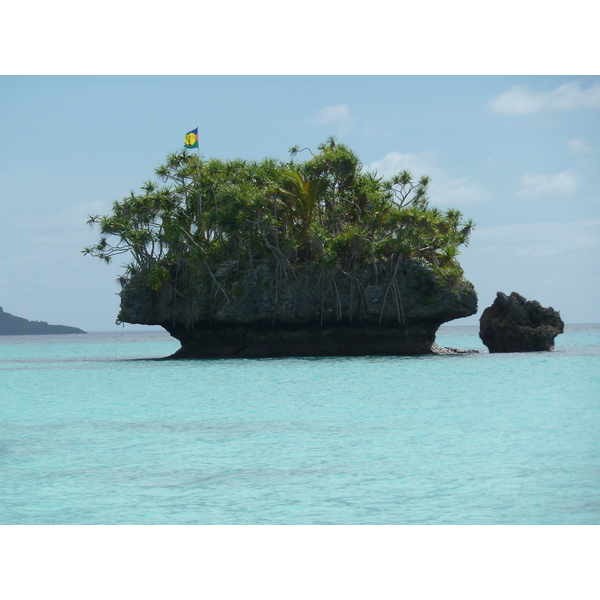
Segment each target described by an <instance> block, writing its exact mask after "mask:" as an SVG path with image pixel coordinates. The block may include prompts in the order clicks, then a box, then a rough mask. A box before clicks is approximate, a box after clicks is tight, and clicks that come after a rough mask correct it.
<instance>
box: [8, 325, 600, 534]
mask: <svg viewBox="0 0 600 600" xmlns="http://www.w3.org/2000/svg"><path fill="white" fill-rule="evenodd" d="M556 343H557V347H556V351H555V352H551V353H530V354H488V353H487V352H486V350H485V347H484V346H483V345H482V344H481V342H480V340H479V338H478V336H477V328H476V327H452V326H447V327H444V328H442V329H441V330H440V333H439V335H438V344H439V345H441V346H451V347H459V348H465V349H477V350H479V351H480V352H479V353H477V354H465V355H455V356H423V357H366V358H331V359H330V358H317V359H260V360H251V359H242V360H207V361H170V360H167V361H154V360H139V359H148V358H157V357H163V356H166V355H169V354H171V353H172V352H174V351H175V350H177V348H178V347H179V345H178V343H177V342H176V341H174V340H172V339H171V338H170V337H169V336H168V334H166V333H163V332H161V331H151V332H127V331H123V330H118V331H116V332H112V333H98V334H87V335H71V336H39V337H36V336H22V337H19V338H15V337H3V338H0V386H1V387H0V389H1V390H2V391H1V396H0V397H1V400H0V464H1V465H2V470H1V474H0V523H1V524H346V525H356V524H374V525H378V524H399V525H407V524H598V523H599V522H600V445H599V443H598V436H597V432H598V430H599V426H600V402H599V398H600V394H599V391H600V368H599V367H600V326H598V325H594V326H583V325H582V326H567V329H566V332H565V333H564V334H563V335H561V336H559V337H558V338H557V340H556Z"/></svg>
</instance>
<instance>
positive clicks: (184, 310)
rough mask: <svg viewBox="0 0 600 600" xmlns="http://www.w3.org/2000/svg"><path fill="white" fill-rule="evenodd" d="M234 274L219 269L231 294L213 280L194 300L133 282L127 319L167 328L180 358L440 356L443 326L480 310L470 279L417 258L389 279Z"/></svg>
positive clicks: (316, 273)
mask: <svg viewBox="0 0 600 600" xmlns="http://www.w3.org/2000/svg"><path fill="white" fill-rule="evenodd" d="M231 275H232V274H228V273H227V272H226V270H225V269H223V270H220V271H218V272H217V273H216V279H217V282H218V283H219V284H220V285H221V286H222V289H223V290H229V293H228V296H227V298H225V295H224V294H222V293H221V294H217V295H215V288H214V287H211V286H210V285H204V284H197V286H196V287H195V290H194V293H190V294H188V296H187V299H186V298H182V297H181V295H178V294H176V293H175V292H174V291H173V289H172V288H171V287H167V286H166V285H165V286H162V287H161V288H160V289H159V290H152V289H150V288H149V287H147V286H144V285H137V286H136V285H133V284H129V285H127V286H125V287H124V289H123V290H122V292H121V312H120V314H119V321H122V322H127V323H138V324H146V325H161V326H162V327H164V328H165V329H166V330H167V331H168V332H169V333H170V334H171V335H172V336H173V337H174V338H176V339H177V340H179V342H180V343H181V349H180V350H179V351H178V352H177V353H176V354H175V356H174V357H176V358H268V357H281V356H368V355H415V354H434V353H439V349H438V348H437V346H435V336H436V332H437V330H438V328H439V326H440V325H442V324H443V323H445V322H447V321H451V320H453V319H458V318H461V317H467V316H469V315H473V314H475V313H476V312H477V295H476V293H475V290H474V288H473V286H472V284H471V283H469V282H468V281H465V280H464V279H461V280H459V281H456V282H453V283H452V284H444V283H443V282H441V281H440V279H439V278H438V277H436V275H435V274H434V272H433V271H432V270H431V269H430V268H427V267H426V266H424V265H422V264H421V263H419V262H417V261H411V260H407V261H403V262H402V263H401V264H400V265H399V267H398V269H397V271H396V273H395V275H394V278H393V279H391V280H390V281H387V282H383V281H381V280H380V279H378V278H377V277H375V276H373V274H372V273H370V272H369V271H368V270H365V271H363V272H357V273H351V274H348V273H344V272H342V271H341V270H340V271H338V272H334V273H325V272H324V271H322V270H319V269H316V268H315V269H310V268H309V269H304V270H303V271H302V272H300V273H298V275H297V277H296V278H291V277H290V278H287V279H285V280H282V281H279V282H276V280H275V278H274V276H273V273H272V272H271V271H270V270H269V268H267V266H266V265H261V266H259V267H257V268H255V269H251V270H248V271H247V272H246V273H244V274H243V277H242V278H241V279H240V280H239V281H235V280H232V281H233V283H231V282H228V279H229V278H230V277H231ZM233 275H235V274H233ZM215 285H216V284H215Z"/></svg>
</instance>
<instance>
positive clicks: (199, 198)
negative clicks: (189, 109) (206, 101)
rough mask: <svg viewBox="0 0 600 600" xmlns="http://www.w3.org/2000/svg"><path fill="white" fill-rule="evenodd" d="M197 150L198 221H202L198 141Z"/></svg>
mask: <svg viewBox="0 0 600 600" xmlns="http://www.w3.org/2000/svg"><path fill="white" fill-rule="evenodd" d="M198 129H200V128H199V127H196V130H198ZM198 138H200V136H198ZM196 150H198V168H197V170H196V173H197V174H196V180H197V182H198V183H197V185H198V220H200V219H201V218H202V192H201V191H200V142H199V141H198V146H197V147H196ZM198 225H199V226H200V223H198Z"/></svg>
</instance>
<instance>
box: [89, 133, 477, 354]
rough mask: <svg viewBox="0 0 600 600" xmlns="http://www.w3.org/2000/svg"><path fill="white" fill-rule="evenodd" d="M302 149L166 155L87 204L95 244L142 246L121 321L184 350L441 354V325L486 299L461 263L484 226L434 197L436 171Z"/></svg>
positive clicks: (121, 248)
mask: <svg viewBox="0 0 600 600" xmlns="http://www.w3.org/2000/svg"><path fill="white" fill-rule="evenodd" d="M301 152H303V151H302V150H300V149H299V148H298V147H294V148H292V149H291V150H290V153H291V159H290V160H289V161H288V162H281V161H278V160H275V159H264V160H262V161H245V160H239V159H236V160H227V161H224V160H220V159H210V160H203V159H201V158H200V156H199V155H198V156H196V155H195V154H194V153H192V152H188V151H186V150H183V151H181V152H176V153H173V154H171V155H170V156H169V157H168V158H167V160H166V162H165V164H164V165H161V166H159V167H158V168H157V169H156V170H155V173H156V175H157V178H158V181H156V182H155V181H148V182H146V183H144V184H143V186H142V188H141V193H133V192H132V193H131V195H130V196H129V197H127V198H125V199H123V200H122V201H117V202H115V203H114V205H113V211H112V213H111V214H109V215H105V216H101V215H96V216H90V220H89V224H90V225H96V226H98V227H99V230H100V235H101V237H100V240H99V242H98V243H97V244H95V245H93V246H90V247H88V248H86V249H84V251H83V252H84V253H85V254H89V255H92V256H96V257H98V258H100V259H101V260H104V261H106V262H109V261H110V260H111V259H112V258H113V257H114V256H116V255H120V254H128V255H129V256H130V258H131V260H130V262H129V263H128V264H127V265H126V267H125V272H124V273H123V275H122V276H121V277H120V279H119V281H120V284H121V287H122V290H121V294H120V296H121V309H120V312H119V315H118V321H120V322H127V323H139V324H147V325H161V326H162V327H164V328H165V329H166V330H167V331H168V332H169V333H170V334H171V335H172V336H173V337H175V338H176V339H177V340H179V341H180V343H181V349H180V350H179V351H178V352H177V353H176V355H175V357H179V358H233V357H240V358H242V357H279V356H358V355H363V356H364V355H414V354H430V353H435V352H438V351H439V349H438V348H437V346H436V344H435V334H436V331H437V329H438V328H439V326H440V325H441V324H443V323H445V322H448V321H451V320H453V319H458V318H461V317H467V316H469V315H473V314H475V313H476V312H477V296H476V293H475V290H474V288H473V286H472V284H471V283H469V282H468V281H467V280H465V279H464V276H463V271H462V269H461V267H460V265H459V263H458V261H457V257H458V254H459V249H460V247H461V246H463V245H466V244H467V243H468V239H469V235H470V233H471V231H472V229H473V226H474V225H473V223H472V222H471V221H467V220H465V219H464V218H463V216H462V214H461V213H460V212H459V211H458V210H454V209H449V210H445V211H442V210H440V209H437V208H435V207H433V206H431V205H430V202H429V198H428V195H427V188H428V184H429V178H428V177H425V176H422V177H420V178H419V179H416V178H414V177H413V175H412V174H411V173H410V172H408V171H402V172H400V173H398V174H396V175H394V176H393V177H391V178H389V179H385V178H383V177H380V176H378V175H377V173H370V172H367V171H365V170H364V169H363V167H362V164H361V163H360V161H359V159H358V157H357V156H356V155H355V154H354V152H353V151H352V150H351V149H350V148H348V147H347V146H345V145H343V144H341V143H338V142H336V140H335V139H334V138H330V139H329V140H327V141H326V142H325V143H324V144H321V145H320V146H319V148H318V151H317V152H316V153H313V152H312V151H311V150H309V149H304V152H305V153H306V154H305V155H304V156H306V160H304V161H298V160H297V157H298V154H299V153H301Z"/></svg>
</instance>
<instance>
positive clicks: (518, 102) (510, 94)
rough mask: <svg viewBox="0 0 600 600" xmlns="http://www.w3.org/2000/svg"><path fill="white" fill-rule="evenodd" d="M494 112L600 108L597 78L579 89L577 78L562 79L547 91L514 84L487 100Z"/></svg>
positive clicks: (530, 112)
mask: <svg viewBox="0 0 600 600" xmlns="http://www.w3.org/2000/svg"><path fill="white" fill-rule="evenodd" d="M489 106H490V108H491V110H492V111H493V112H495V113H500V114H508V115H525V114H532V113H536V112H540V111H542V110H577V109H582V108H592V109H600V82H596V83H594V84H592V85H591V86H590V87H588V88H587V89H581V84H580V83H579V82H578V81H574V82H572V83H565V84H564V85H561V86H559V87H557V88H556V89H555V90H552V91H550V92H532V91H530V89H529V88H528V87H527V86H524V85H518V86H514V87H512V88H511V89H510V90H508V91H506V92H504V93H502V94H500V95H499V96H497V97H496V98H494V99H492V100H491V101H490V103H489Z"/></svg>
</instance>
